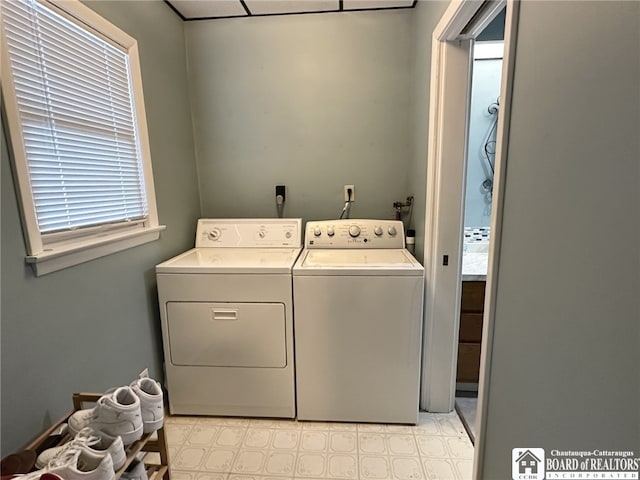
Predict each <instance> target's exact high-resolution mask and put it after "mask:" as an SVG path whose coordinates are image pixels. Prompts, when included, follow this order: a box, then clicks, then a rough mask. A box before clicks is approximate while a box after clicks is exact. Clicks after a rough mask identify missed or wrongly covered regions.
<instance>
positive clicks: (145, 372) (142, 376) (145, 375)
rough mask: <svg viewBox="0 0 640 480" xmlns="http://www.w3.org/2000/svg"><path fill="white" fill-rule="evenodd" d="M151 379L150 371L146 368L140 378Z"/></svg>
mask: <svg viewBox="0 0 640 480" xmlns="http://www.w3.org/2000/svg"><path fill="white" fill-rule="evenodd" d="M148 377H149V369H148V368H145V369H144V370H142V371H141V372H140V374H139V375H138V378H148Z"/></svg>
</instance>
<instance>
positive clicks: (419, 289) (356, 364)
mask: <svg viewBox="0 0 640 480" xmlns="http://www.w3.org/2000/svg"><path fill="white" fill-rule="evenodd" d="M305 231H306V233H305V249H304V250H303V252H302V254H301V255H300V258H299V259H298V261H297V262H296V265H295V266H294V268H293V292H294V304H295V316H296V319H295V345H296V392H297V408H298V419H300V420H325V421H345V422H376V423H404V424H415V423H417V421H418V408H419V407H418V400H419V391H420V363H421V345H422V335H421V332H422V299H423V289H424V269H423V267H422V266H421V265H420V264H419V263H418V261H417V260H416V259H415V258H413V256H412V255H411V254H410V253H409V252H408V251H407V250H406V249H405V248H404V247H405V245H404V235H403V224H402V222H401V221H391V220H351V219H349V220H332V221H319V222H308V223H307V225H306V229H305Z"/></svg>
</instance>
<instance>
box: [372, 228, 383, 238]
mask: <svg viewBox="0 0 640 480" xmlns="http://www.w3.org/2000/svg"><path fill="white" fill-rule="evenodd" d="M373 233H375V234H376V237H379V236H380V235H382V227H378V226H376V228H374V229H373Z"/></svg>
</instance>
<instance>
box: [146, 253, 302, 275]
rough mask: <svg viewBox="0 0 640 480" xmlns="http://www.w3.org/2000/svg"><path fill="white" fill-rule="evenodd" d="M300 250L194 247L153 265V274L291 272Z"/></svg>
mask: <svg viewBox="0 0 640 480" xmlns="http://www.w3.org/2000/svg"><path fill="white" fill-rule="evenodd" d="M299 254H300V248H194V249H192V250H189V251H187V252H185V253H183V254H182V255H178V256H177V257H174V258H172V259H170V260H167V261H166V262H164V263H161V264H160V265H158V266H156V272H157V273H244V274H251V273H262V274H264V273H291V268H292V266H293V264H294V263H295V261H296V259H297V258H298V255H299Z"/></svg>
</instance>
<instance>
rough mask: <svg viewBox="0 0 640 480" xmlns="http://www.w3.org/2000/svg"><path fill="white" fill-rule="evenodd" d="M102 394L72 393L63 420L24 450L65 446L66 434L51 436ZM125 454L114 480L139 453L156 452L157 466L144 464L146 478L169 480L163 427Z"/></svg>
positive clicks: (144, 437)
mask: <svg viewBox="0 0 640 480" xmlns="http://www.w3.org/2000/svg"><path fill="white" fill-rule="evenodd" d="M102 395H103V394H102V393H74V394H73V410H71V411H70V412H69V413H67V414H66V415H65V416H64V417H63V418H61V419H60V420H58V421H57V422H56V423H55V424H54V425H52V426H51V427H49V428H48V429H47V430H46V431H44V432H43V433H42V434H40V436H38V437H37V438H35V439H34V440H33V441H32V442H31V443H29V445H27V446H26V447H25V448H26V449H28V450H33V451H35V452H36V453H37V454H40V453H42V452H43V451H44V450H46V449H47V448H51V447H57V446H60V445H63V444H65V443H66V442H68V441H69V440H71V437H70V436H69V435H68V434H63V435H61V436H59V435H53V432H56V431H57V430H59V429H60V426H61V425H62V424H63V423H65V422H66V421H67V420H68V419H69V417H70V416H71V415H73V413H74V412H75V411H77V410H81V409H83V408H90V406H85V404H87V403H95V402H96V401H97V400H98V399H99V398H100V397H101V396H102ZM125 452H126V454H127V461H126V462H125V464H124V465H123V466H122V468H120V469H119V470H118V471H117V472H116V480H117V479H119V478H120V476H121V475H122V473H123V472H124V471H125V470H126V469H127V467H128V466H129V465H130V464H131V462H132V461H133V460H134V459H135V458H136V455H138V454H139V453H140V452H157V453H158V454H159V455H160V463H159V464H151V465H147V464H145V467H146V468H147V476H148V477H149V480H170V473H169V456H168V455H167V441H166V437H165V431H164V426H162V427H161V428H159V429H158V430H157V431H156V432H154V433H147V434H144V435H143V436H142V438H141V439H140V440H138V441H137V442H133V443H132V444H131V445H129V446H127V447H126V448H125Z"/></svg>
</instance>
